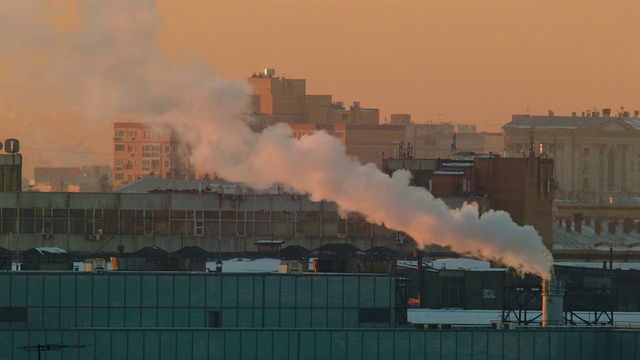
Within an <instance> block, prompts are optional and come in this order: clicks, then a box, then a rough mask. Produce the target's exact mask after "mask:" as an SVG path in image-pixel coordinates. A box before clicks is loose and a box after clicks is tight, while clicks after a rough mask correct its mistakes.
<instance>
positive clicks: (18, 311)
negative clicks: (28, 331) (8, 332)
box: [0, 306, 27, 323]
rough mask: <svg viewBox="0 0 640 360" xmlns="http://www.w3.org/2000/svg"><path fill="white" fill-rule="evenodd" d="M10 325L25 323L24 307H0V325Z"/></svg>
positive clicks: (25, 312)
mask: <svg viewBox="0 0 640 360" xmlns="http://www.w3.org/2000/svg"><path fill="white" fill-rule="evenodd" d="M3 322H6V323H12V322H20V323H26V322H27V308H26V307H16V306H13V307H8V306H3V307H0V323H3Z"/></svg>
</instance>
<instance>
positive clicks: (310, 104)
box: [247, 69, 380, 126]
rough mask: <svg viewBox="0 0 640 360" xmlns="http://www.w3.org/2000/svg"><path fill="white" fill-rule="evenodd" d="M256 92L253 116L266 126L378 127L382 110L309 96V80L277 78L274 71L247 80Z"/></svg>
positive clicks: (322, 96) (252, 107)
mask: <svg viewBox="0 0 640 360" xmlns="http://www.w3.org/2000/svg"><path fill="white" fill-rule="evenodd" d="M247 82H248V83H249V85H250V87H251V89H252V92H251V95H250V98H251V112H252V113H253V115H254V116H256V117H259V118H260V119H262V122H263V125H265V126H266V125H273V124H275V123H281V122H282V123H289V124H293V123H305V124H360V125H361V124H368V125H372V124H378V123H379V117H380V115H379V111H378V109H368V108H363V107H361V106H360V102H358V101H355V102H354V103H353V105H352V106H350V107H349V108H346V107H345V106H344V103H343V102H333V100H332V96H331V95H309V94H307V90H306V80H305V79H288V78H285V77H284V76H280V77H278V76H275V70H274V69H265V70H264V72H263V73H259V74H255V73H254V74H253V75H252V76H251V77H249V78H248V79H247Z"/></svg>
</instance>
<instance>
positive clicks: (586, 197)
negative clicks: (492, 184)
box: [504, 111, 640, 204]
mask: <svg viewBox="0 0 640 360" xmlns="http://www.w3.org/2000/svg"><path fill="white" fill-rule="evenodd" d="M604 114H605V115H609V112H608V111H605V112H604ZM624 115H628V114H624ZM504 133H505V150H506V155H507V156H520V157H522V156H528V155H529V153H530V152H533V154H534V155H540V154H541V155H542V156H546V157H550V158H553V159H554V164H555V169H554V172H555V179H556V181H557V186H558V190H557V192H556V198H559V199H568V200H578V201H584V202H588V203H592V204H606V203H613V204H616V203H619V202H620V201H623V200H624V199H625V198H630V197H638V196H640V136H639V135H640V119H639V118H637V115H636V117H625V116H619V117H612V116H600V114H599V113H597V112H594V113H592V114H590V115H589V116H577V115H575V113H574V115H573V116H555V115H554V114H553V112H549V115H547V116H531V115H514V116H513V119H512V121H511V122H510V123H509V124H507V125H505V126H504Z"/></svg>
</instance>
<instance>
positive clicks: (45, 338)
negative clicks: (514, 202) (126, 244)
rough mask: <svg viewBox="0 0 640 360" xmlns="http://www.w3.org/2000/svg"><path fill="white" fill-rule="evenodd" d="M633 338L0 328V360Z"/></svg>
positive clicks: (244, 355) (324, 355) (334, 352)
mask: <svg viewBox="0 0 640 360" xmlns="http://www.w3.org/2000/svg"><path fill="white" fill-rule="evenodd" d="M639 338H640V332H638V331H624V330H613V329H602V328H600V329H598V328H595V329H560V328H557V329H554V328H539V329H535V330H533V329H529V330H526V329H524V330H523V329H516V330H489V329H460V330H417V329H224V330H223V329H202V328H200V329H195V328H194V329H167V328H163V329H157V328H156V329H150V328H137V329H131V328H125V329H122V328H120V329H117V328H102V329H83V330H77V329H76V330H60V329H58V330H50V329H49V330H0V349H2V351H0V360H2V359H29V358H31V359H34V358H37V352H36V351H35V349H34V348H35V347H37V345H38V344H41V345H42V344H58V345H62V346H70V347H67V348H61V349H59V350H49V351H46V352H45V353H44V355H45V356H44V358H46V359H127V358H128V359H216V358H221V359H363V358H366V359H385V360H386V359H402V360H404V359H460V360H465V359H541V360H546V359H549V360H550V359H554V360H555V359H557V360H565V359H566V360H572V359H587V360H590V359H592V360H598V359H630V360H631V359H638V357H639V356H640V348H639V347H640V346H639V342H638V340H639ZM71 346H74V347H71ZM24 347H31V348H32V351H30V352H27V351H25V350H23V348H24Z"/></svg>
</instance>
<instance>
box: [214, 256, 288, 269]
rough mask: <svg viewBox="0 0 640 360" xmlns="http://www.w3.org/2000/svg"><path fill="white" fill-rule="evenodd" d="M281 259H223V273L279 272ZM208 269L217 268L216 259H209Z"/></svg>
mask: <svg viewBox="0 0 640 360" xmlns="http://www.w3.org/2000/svg"><path fill="white" fill-rule="evenodd" d="M280 262H281V260H280V259H268V258H265V259H243V258H236V259H231V260H223V261H222V272H223V273H274V272H278V268H279V266H280ZM207 269H209V270H215V269H216V261H207Z"/></svg>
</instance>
